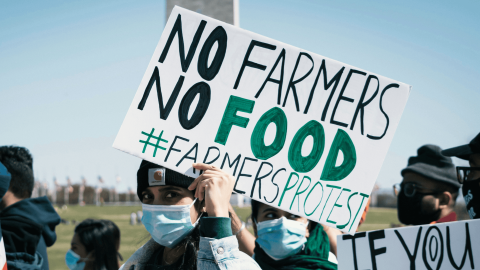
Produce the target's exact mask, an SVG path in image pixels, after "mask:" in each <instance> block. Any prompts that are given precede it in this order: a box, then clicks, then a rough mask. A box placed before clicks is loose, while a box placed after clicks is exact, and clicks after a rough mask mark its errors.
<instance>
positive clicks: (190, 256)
mask: <svg viewBox="0 0 480 270" xmlns="http://www.w3.org/2000/svg"><path fill="white" fill-rule="evenodd" d="M193 168H194V169H196V170H201V171H203V174H201V175H200V176H199V177H197V178H196V179H194V178H192V177H189V176H186V175H184V174H181V173H178V172H175V171H173V170H170V169H168V168H164V167H162V166H159V165H156V164H153V163H151V162H148V161H145V160H144V161H142V163H141V164H140V168H139V169H138V172H137V195H138V198H139V199H140V200H141V201H142V208H143V217H142V223H143V225H144V226H145V228H146V229H147V231H148V232H149V233H150V235H151V236H152V239H150V240H149V241H148V242H147V243H146V244H145V245H144V246H142V247H141V248H140V249H138V250H137V251H136V252H135V253H134V254H133V255H132V256H131V257H130V258H129V259H128V260H127V262H126V263H125V264H124V265H123V266H122V267H121V269H122V270H132V269H135V270H141V269H162V270H167V269H168V270H170V269H172V270H173V269H202V270H203V269H207V270H208V269H233V270H235V269H260V267H259V266H258V265H257V263H255V261H254V260H253V259H252V258H251V257H250V256H248V255H247V254H245V253H243V252H241V251H240V250H239V244H238V242H237V238H236V236H235V235H233V234H232V228H231V218H230V214H229V206H230V204H229V201H230V196H231V194H232V191H233V186H234V184H235V180H234V178H233V176H231V175H229V174H227V173H226V172H224V171H222V170H221V169H219V168H217V167H215V166H213V165H207V164H203V163H196V164H193Z"/></svg>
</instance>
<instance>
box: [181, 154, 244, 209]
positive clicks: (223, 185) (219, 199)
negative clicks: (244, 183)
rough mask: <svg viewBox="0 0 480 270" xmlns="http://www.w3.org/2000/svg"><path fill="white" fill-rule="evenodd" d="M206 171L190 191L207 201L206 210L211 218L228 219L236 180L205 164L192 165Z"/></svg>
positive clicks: (196, 180) (201, 199)
mask: <svg viewBox="0 0 480 270" xmlns="http://www.w3.org/2000/svg"><path fill="white" fill-rule="evenodd" d="M192 166H193V167H194V168H195V169H198V170H202V171H204V172H203V174H201V175H200V176H199V177H197V179H195V181H193V182H192V184H191V185H190V186H189V187H188V189H189V190H194V189H197V190H196V191H195V197H196V198H198V199H199V200H200V201H203V200H205V208H206V210H207V213H208V216H209V217H228V206H229V205H230V197H231V196H232V191H233V185H234V184H235V179H234V178H233V176H231V175H229V174H228V173H226V172H224V171H222V170H220V169H219V168H217V167H215V166H213V165H208V164H204V163H195V164H193V165H192Z"/></svg>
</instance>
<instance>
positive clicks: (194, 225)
mask: <svg viewBox="0 0 480 270" xmlns="http://www.w3.org/2000/svg"><path fill="white" fill-rule="evenodd" d="M197 200H198V198H195V200H193V202H192V204H190V207H189V208H191V207H192V206H193V205H194V204H195V202H196V201H197ZM202 215H203V212H201V213H200V215H199V216H198V218H197V221H195V223H194V224H192V225H193V227H197V226H198V223H199V221H200V218H201V217H202Z"/></svg>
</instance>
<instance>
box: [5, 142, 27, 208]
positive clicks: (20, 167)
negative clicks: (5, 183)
mask: <svg viewBox="0 0 480 270" xmlns="http://www.w3.org/2000/svg"><path fill="white" fill-rule="evenodd" d="M0 162H1V163H3V165H4V166H5V167H6V168H7V170H8V172H9V173H10V174H11V176H12V178H11V181H10V186H9V187H8V190H10V191H11V192H12V193H13V194H14V195H15V197H17V198H19V199H26V198H30V197H31V196H32V191H33V185H34V179H33V167H32V166H33V159H32V155H31V154H30V152H29V151H28V149H27V148H25V147H19V146H2V147H0Z"/></svg>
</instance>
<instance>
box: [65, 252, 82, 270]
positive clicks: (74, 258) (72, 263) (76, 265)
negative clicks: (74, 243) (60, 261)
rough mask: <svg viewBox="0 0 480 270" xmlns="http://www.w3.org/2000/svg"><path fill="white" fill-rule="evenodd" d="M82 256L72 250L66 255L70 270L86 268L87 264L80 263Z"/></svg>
mask: <svg viewBox="0 0 480 270" xmlns="http://www.w3.org/2000/svg"><path fill="white" fill-rule="evenodd" d="M79 260H80V255H78V254H77V253H75V252H73V251H72V250H71V249H69V250H68V251H67V254H66V255H65V263H66V264H67V267H68V269H70V270H83V269H84V268H85V262H78V261H79Z"/></svg>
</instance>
